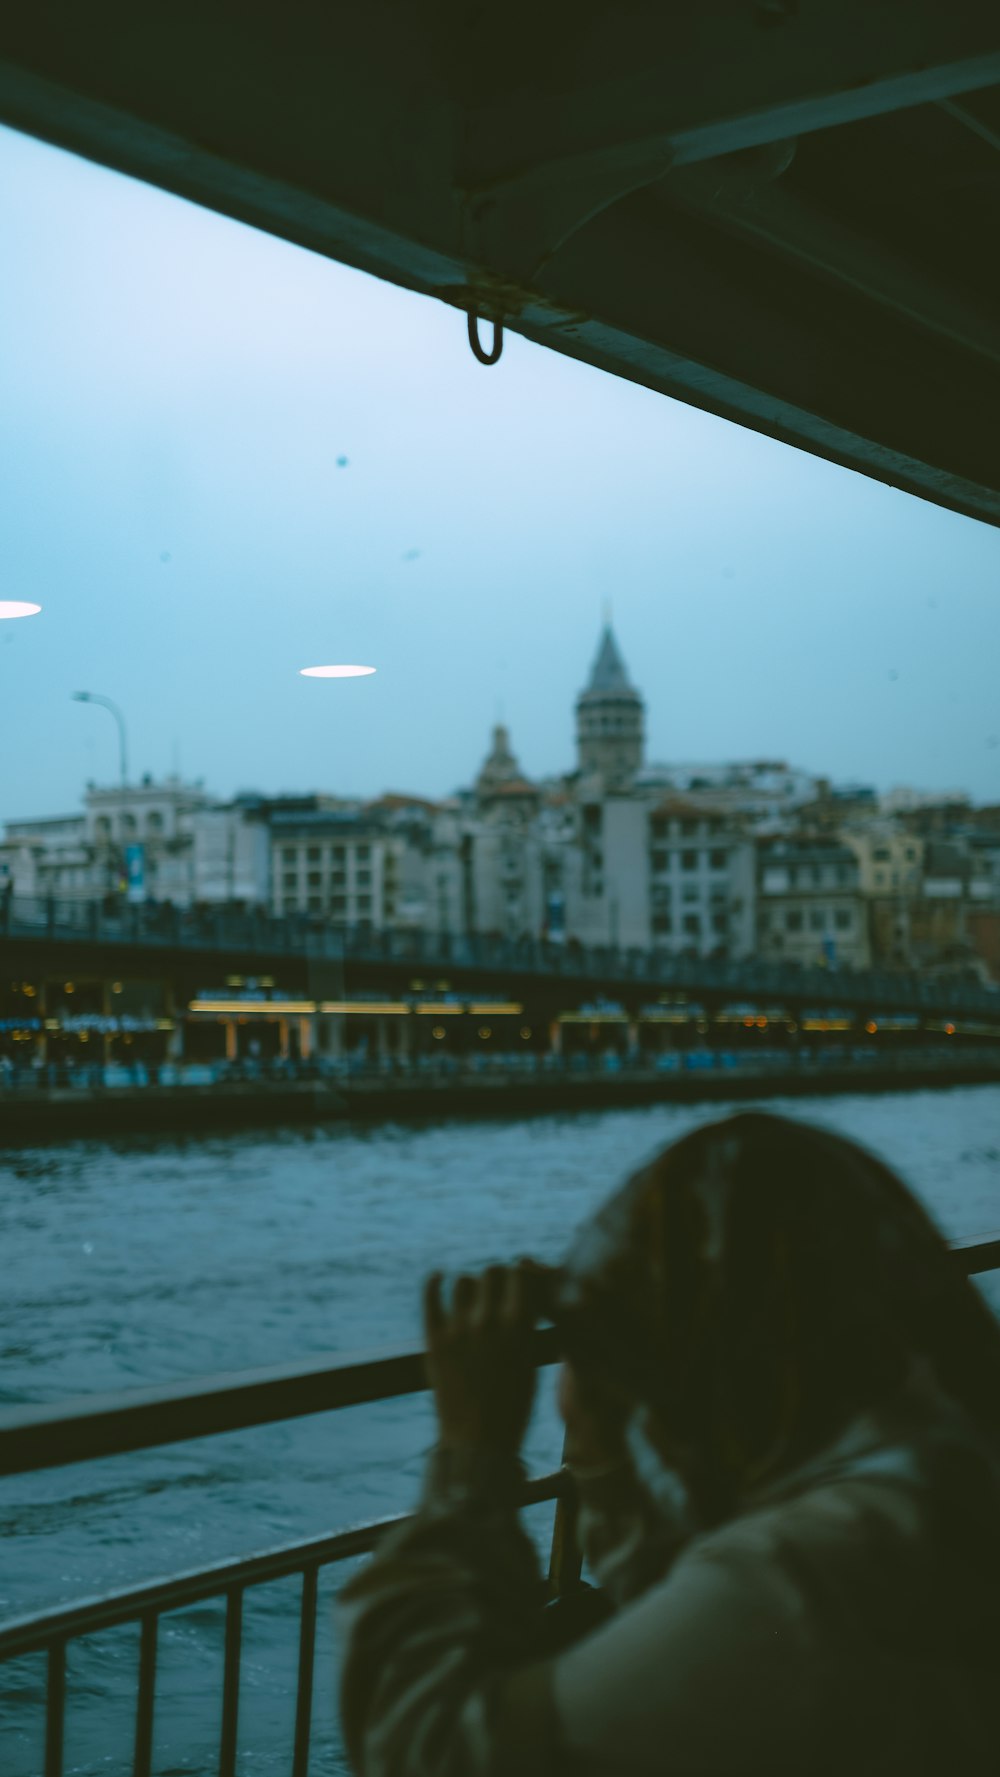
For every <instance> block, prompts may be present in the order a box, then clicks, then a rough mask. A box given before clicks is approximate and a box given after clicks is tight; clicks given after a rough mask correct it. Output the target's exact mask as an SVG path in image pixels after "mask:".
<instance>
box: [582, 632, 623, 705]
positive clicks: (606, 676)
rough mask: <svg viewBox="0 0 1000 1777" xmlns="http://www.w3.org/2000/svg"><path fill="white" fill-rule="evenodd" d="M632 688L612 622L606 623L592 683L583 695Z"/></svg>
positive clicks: (592, 672)
mask: <svg viewBox="0 0 1000 1777" xmlns="http://www.w3.org/2000/svg"><path fill="white" fill-rule="evenodd" d="M631 690H632V686H631V685H630V684H629V678H628V673H627V672H626V671H625V662H624V661H623V659H622V657H621V653H620V651H619V648H618V643H617V642H616V640H615V634H614V630H613V629H612V628H611V625H610V623H606V624H605V626H604V632H603V634H602V636H601V641H600V646H599V647H598V650H597V657H596V659H595V661H594V665H593V668H592V670H591V674H590V683H589V684H588V686H587V689H586V691H584V692H583V693H582V695H583V696H584V697H588V696H590V695H592V694H593V693H594V692H596V693H597V694H598V695H604V694H605V693H607V692H609V691H631Z"/></svg>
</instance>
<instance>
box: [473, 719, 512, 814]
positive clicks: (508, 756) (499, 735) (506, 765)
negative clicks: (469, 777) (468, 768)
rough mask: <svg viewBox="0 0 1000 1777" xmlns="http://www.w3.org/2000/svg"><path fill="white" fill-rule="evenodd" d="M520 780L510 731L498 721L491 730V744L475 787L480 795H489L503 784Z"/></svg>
mask: <svg viewBox="0 0 1000 1777" xmlns="http://www.w3.org/2000/svg"><path fill="white" fill-rule="evenodd" d="M520 780H521V767H520V765H519V764H518V762H517V758H516V755H515V754H514V752H513V751H512V749H511V744H510V732H509V730H508V729H507V728H506V727H505V726H504V724H503V723H502V722H498V723H497V724H496V727H495V728H494V730H493V745H492V746H491V748H490V751H489V753H488V754H487V756H486V759H485V760H484V762H483V768H482V770H481V771H480V773H479V776H478V778H477V779H476V789H477V790H478V791H479V794H480V795H481V796H483V795H489V794H490V793H491V792H492V791H494V790H498V789H500V787H501V785H503V784H510V783H515V782H520Z"/></svg>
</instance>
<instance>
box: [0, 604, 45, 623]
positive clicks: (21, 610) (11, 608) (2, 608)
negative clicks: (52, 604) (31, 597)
mask: <svg viewBox="0 0 1000 1777" xmlns="http://www.w3.org/2000/svg"><path fill="white" fill-rule="evenodd" d="M41 608H42V607H41V605H33V604H31V603H29V601H28V600H27V599H0V618H2V617H35V616H37V614H38V612H39V611H40V610H41Z"/></svg>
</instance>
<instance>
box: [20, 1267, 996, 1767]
mask: <svg viewBox="0 0 1000 1777" xmlns="http://www.w3.org/2000/svg"><path fill="white" fill-rule="evenodd" d="M952 1252H953V1254H954V1258H955V1262H956V1264H957V1265H958V1266H959V1267H960V1268H961V1270H962V1271H963V1272H964V1273H965V1274H966V1275H967V1276H974V1275H977V1274H981V1273H983V1272H987V1271H993V1270H996V1269H998V1268H1000V1233H996V1234H992V1235H989V1236H978V1237H975V1238H972V1239H966V1240H958V1241H954V1242H952ZM558 1357H559V1350H558V1344H557V1334H556V1332H555V1331H554V1329H552V1328H548V1327H545V1328H541V1329H540V1330H539V1331H538V1332H537V1333H536V1334H535V1360H536V1362H537V1363H538V1364H540V1365H541V1364H549V1363H553V1362H555V1361H557V1360H558ZM426 1387H427V1379H426V1375H425V1371H424V1360H423V1355H422V1353H420V1352H419V1351H405V1352H388V1353H385V1352H382V1353H375V1354H368V1355H364V1356H353V1357H340V1356H335V1357H331V1358H318V1359H315V1360H313V1361H312V1362H311V1363H309V1364H306V1365H299V1366H296V1367H292V1368H274V1369H268V1370H262V1371H251V1372H247V1373H242V1374H237V1375H224V1376H210V1377H204V1378H201V1379H200V1380H199V1381H197V1382H193V1383H191V1384H189V1385H188V1386H187V1387H180V1388H179V1387H176V1386H172V1387H167V1388H154V1389H145V1390H136V1391H129V1392H127V1393H124V1394H114V1395H107V1396H102V1397H97V1398H84V1399H83V1400H75V1401H69V1402H66V1403H64V1404H62V1405H55V1406H43V1407H21V1408H17V1409H14V1410H7V1411H6V1412H4V1413H3V1414H0V1475H18V1474H28V1473H34V1472H37V1471H39V1470H42V1469H47V1468H52V1467H56V1466H61V1465H64V1464H67V1463H74V1462H87V1461H96V1460H98V1459H99V1458H103V1457H113V1456H120V1455H124V1454H126V1453H128V1452H132V1451H136V1450H148V1449H152V1448H155V1447H157V1446H160V1445H165V1444H169V1443H177V1442H182V1441H185V1440H188V1439H193V1438H203V1437H207V1436H212V1435H216V1434H220V1433H223V1432H232V1431H238V1430H243V1429H246V1428H248V1427H251V1426H258V1425H269V1424H273V1423H275V1422H276V1421H280V1420H288V1419H294V1418H299V1417H302V1416H304V1415H307V1414H313V1413H327V1412H335V1411H339V1410H341V1409H343V1408H345V1407H351V1406H358V1405H360V1404H362V1403H364V1402H373V1401H384V1400H390V1399H394V1398H397V1397H399V1396H403V1395H408V1394H416V1393H419V1392H420V1391H422V1390H424V1389H426ZM545 1500H556V1501H557V1507H556V1522H555V1530H554V1535H553V1543H552V1555H551V1560H550V1571H549V1585H550V1590H551V1591H552V1592H553V1593H555V1594H558V1593H559V1592H561V1591H564V1590H566V1589H567V1588H568V1587H570V1586H571V1585H572V1584H573V1582H574V1581H575V1580H576V1579H577V1578H578V1577H579V1572H580V1565H581V1563H580V1553H579V1549H578V1547H577V1544H576V1540H575V1536H574V1534H573V1515H572V1498H571V1493H570V1489H569V1485H568V1477H567V1475H566V1472H565V1470H564V1469H558V1470H555V1471H553V1472H552V1473H550V1474H545V1475H540V1476H538V1477H536V1478H534V1479H533V1480H531V1481H529V1482H527V1483H526V1485H525V1488H524V1493H523V1499H522V1504H524V1505H530V1504H537V1503H540V1502H542V1501H545ZM398 1522H400V1520H399V1519H398V1518H386V1519H381V1520H379V1521H377V1522H374V1523H367V1524H361V1525H354V1526H349V1527H347V1528H344V1529H341V1530H334V1531H331V1532H329V1533H327V1534H326V1535H323V1536H320V1537H314V1538H311V1539H309V1540H308V1541H299V1542H293V1543H287V1544H284V1545H282V1546H281V1547H279V1548H275V1549H268V1550H265V1551H263V1552H261V1553H256V1554H252V1555H247V1556H242V1557H239V1558H237V1559H234V1560H229V1561H222V1562H217V1563H215V1564H213V1565H211V1566H208V1567H203V1568H200V1569H198V1570H197V1571H195V1572H189V1573H182V1574H173V1575H170V1576H168V1577H166V1578H164V1579H158V1580H153V1581H149V1582H146V1583H144V1584H141V1585H138V1586H133V1587H129V1588H124V1589H121V1590H116V1591H112V1592H107V1593H104V1594H102V1595H101V1596H99V1597H94V1598H87V1599H83V1600H80V1601H78V1602H74V1603H72V1604H65V1605H58V1606H56V1607H54V1608H53V1609H50V1610H44V1611H39V1612H36V1613H33V1614H31V1615H29V1616H24V1617H21V1618H18V1619H16V1620H14V1621H12V1622H8V1623H6V1624H3V1625H0V1663H2V1662H5V1661H9V1660H13V1659H19V1658H21V1657H23V1656H25V1655H28V1654H34V1653H39V1652H41V1653H44V1654H45V1655H46V1659H47V1678H46V1689H45V1715H46V1740H45V1777H62V1773H63V1768H64V1746H65V1719H66V1694H67V1666H66V1651H67V1646H68V1644H69V1643H70V1642H73V1641H76V1640H78V1639H80V1638H81V1637H84V1636H87V1635H92V1634H94V1633H96V1632H97V1631H99V1630H103V1629H108V1628H111V1627H113V1626H116V1625H119V1624H123V1623H138V1624H139V1625H140V1642H139V1652H138V1662H137V1670H136V1716H135V1723H136V1725H135V1745H134V1756H133V1765H132V1769H133V1773H134V1777H149V1774H150V1772H151V1769H152V1750H153V1724H154V1717H155V1705H156V1680H157V1645H158V1630H159V1624H160V1620H161V1618H162V1617H163V1616H164V1615H166V1614H167V1613H169V1612H171V1611H176V1610H181V1609H183V1608H185V1607H187V1606H190V1605H191V1604H194V1603H200V1602H204V1601H206V1600H209V1599H222V1600H224V1601H225V1607H226V1617H225V1651H224V1659H223V1676H222V1691H221V1696H220V1699H219V1765H218V1769H219V1772H220V1777H234V1773H235V1770H236V1755H237V1734H238V1725H239V1703H240V1679H241V1645H242V1625H243V1600H244V1595H245V1593H246V1592H247V1590H248V1589H250V1588H252V1587H254V1586H257V1585H262V1584H264V1583H265V1582H268V1581H272V1580H276V1579H281V1578H286V1577H292V1576H295V1575H299V1576H301V1582H302V1583H301V1593H300V1600H299V1624H298V1676H297V1684H296V1710H295V1726H294V1745H293V1748H292V1759H291V1770H292V1777H308V1772H309V1755H310V1740H311V1724H312V1700H313V1681H314V1669H315V1652H316V1616H317V1583H318V1576H319V1574H320V1572H321V1571H322V1570H323V1569H325V1568H326V1567H329V1566H331V1565H332V1564H333V1563H335V1562H338V1561H342V1560H345V1559H348V1558H350V1557H351V1556H356V1555H360V1554H364V1553H367V1552H368V1551H370V1550H371V1549H372V1548H374V1547H375V1545H376V1543H377V1542H378V1539H379V1537H381V1536H382V1535H384V1534H385V1532H386V1531H387V1530H389V1529H391V1528H392V1526H393V1525H394V1524H396V1523H398Z"/></svg>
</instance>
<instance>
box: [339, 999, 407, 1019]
mask: <svg viewBox="0 0 1000 1777" xmlns="http://www.w3.org/2000/svg"><path fill="white" fill-rule="evenodd" d="M319 1009H320V1011H321V1012H335V1013H337V1014H339V1015H340V1016H344V1015H345V1014H347V1013H350V1012H357V1013H360V1014H361V1015H362V1016H364V1015H367V1016H368V1017H369V1018H396V1017H402V1016H403V1014H404V1013H407V1012H409V1010H410V1008H409V1006H407V1005H405V1004H404V1003H403V1001H402V1000H321V1001H320V1007H319Z"/></svg>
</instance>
